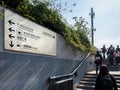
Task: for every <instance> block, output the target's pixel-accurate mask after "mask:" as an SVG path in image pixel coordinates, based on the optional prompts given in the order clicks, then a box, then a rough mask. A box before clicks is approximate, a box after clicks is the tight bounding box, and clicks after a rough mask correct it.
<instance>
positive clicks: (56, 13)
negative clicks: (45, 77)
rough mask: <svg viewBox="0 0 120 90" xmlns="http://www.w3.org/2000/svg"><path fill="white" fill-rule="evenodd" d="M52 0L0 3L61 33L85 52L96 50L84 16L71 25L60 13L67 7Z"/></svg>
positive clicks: (17, 0) (70, 42)
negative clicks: (89, 36) (92, 44)
mask: <svg viewBox="0 0 120 90" xmlns="http://www.w3.org/2000/svg"><path fill="white" fill-rule="evenodd" d="M3 1H4V2H3ZM50 1H56V0H50ZM50 1H49V0H30V1H29V0H15V2H13V0H2V1H0V4H1V5H2V6H4V7H8V8H10V9H12V10H14V11H15V12H17V13H19V14H20V15H22V16H24V17H26V18H28V19H29V20H32V21H34V22H36V23H38V24H40V25H43V26H45V27H47V28H49V29H51V30H53V31H55V32H57V33H59V34H61V35H62V36H63V37H64V38H65V39H66V41H67V42H68V43H69V44H71V45H72V46H74V47H75V48H77V49H79V50H81V51H83V52H88V51H92V50H93V51H94V49H93V47H92V46H91V44H90V40H89V38H88V34H89V29H88V28H87V22H86V21H85V20H84V19H83V18H82V17H80V18H77V17H74V18H73V19H74V20H75V24H74V25H73V26H71V25H69V24H68V23H67V21H65V20H64V19H63V17H62V15H61V14H60V12H61V11H62V10H65V9H66V8H67V7H66V6H65V7H64V8H62V7H63V6H62V5H61V3H58V4H57V5H56V4H55V2H50ZM60 1H61V0H60ZM66 4H67V3H66ZM74 5H75V4H74ZM56 6H57V7H56Z"/></svg>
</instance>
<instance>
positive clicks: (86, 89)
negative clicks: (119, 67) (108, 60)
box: [76, 72, 120, 90]
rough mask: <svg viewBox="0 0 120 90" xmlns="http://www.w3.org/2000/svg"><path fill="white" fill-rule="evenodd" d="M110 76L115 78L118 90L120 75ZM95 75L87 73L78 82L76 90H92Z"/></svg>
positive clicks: (119, 88)
mask: <svg viewBox="0 0 120 90" xmlns="http://www.w3.org/2000/svg"><path fill="white" fill-rule="evenodd" d="M112 75H113V76H114V77H115V78H116V81H117V85H118V90H120V74H119V73H112ZM96 78H97V75H96V74H95V72H94V73H87V74H86V75H85V76H84V77H83V78H82V79H81V81H80V83H79V85H77V88H76V90H94V87H95V82H96Z"/></svg>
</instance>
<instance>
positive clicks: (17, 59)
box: [0, 7, 93, 90]
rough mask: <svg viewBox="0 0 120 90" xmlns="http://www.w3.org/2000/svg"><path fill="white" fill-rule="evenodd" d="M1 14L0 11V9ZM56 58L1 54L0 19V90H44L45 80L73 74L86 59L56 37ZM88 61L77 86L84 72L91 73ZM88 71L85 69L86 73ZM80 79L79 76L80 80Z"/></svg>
mask: <svg viewBox="0 0 120 90" xmlns="http://www.w3.org/2000/svg"><path fill="white" fill-rule="evenodd" d="M0 11H2V12H3V8H1V7H0ZM57 37H58V38H57V56H46V55H39V54H29V53H23V52H13V51H6V50H4V48H3V46H4V44H3V43H4V20H3V18H1V19H0V90H47V88H48V83H47V79H48V78H49V77H51V76H56V75H63V74H68V73H70V72H72V71H73V70H74V69H75V67H76V66H77V65H78V64H79V63H80V62H81V60H82V59H83V58H84V57H85V56H86V53H81V52H80V51H78V50H75V49H74V48H73V47H71V46H70V45H68V44H67V43H66V42H65V40H64V38H63V37H62V36H60V35H59V34H57ZM91 61H92V58H91V57H89V60H87V63H86V64H85V65H83V67H82V68H81V69H82V71H81V69H80V71H79V73H78V76H77V77H76V78H74V81H75V82H78V81H79V79H80V77H82V76H83V75H84V73H85V72H86V70H88V68H89V67H90V68H89V70H92V69H93V67H92V65H91V64H90V62H91ZM86 68H87V69H86ZM79 75H80V76H79Z"/></svg>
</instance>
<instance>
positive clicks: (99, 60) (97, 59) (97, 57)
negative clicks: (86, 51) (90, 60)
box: [94, 51, 103, 74]
mask: <svg viewBox="0 0 120 90" xmlns="http://www.w3.org/2000/svg"><path fill="white" fill-rule="evenodd" d="M102 59H103V58H102V55H101V54H100V51H97V52H96V55H95V61H94V62H95V64H96V74H98V69H99V67H101V65H102Z"/></svg>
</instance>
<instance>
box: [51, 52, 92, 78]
mask: <svg viewBox="0 0 120 90" xmlns="http://www.w3.org/2000/svg"><path fill="white" fill-rule="evenodd" d="M90 54H91V53H88V54H87V55H86V57H85V58H84V59H83V60H82V61H81V63H80V64H79V65H78V66H77V67H76V68H75V69H74V70H73V71H72V72H71V73H69V74H64V75H59V76H52V77H50V78H49V80H55V79H60V78H65V77H70V76H73V75H75V76H76V74H77V70H78V69H79V68H80V67H81V66H82V64H83V63H84V62H85V61H86V60H87V58H88V57H89V56H90Z"/></svg>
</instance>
